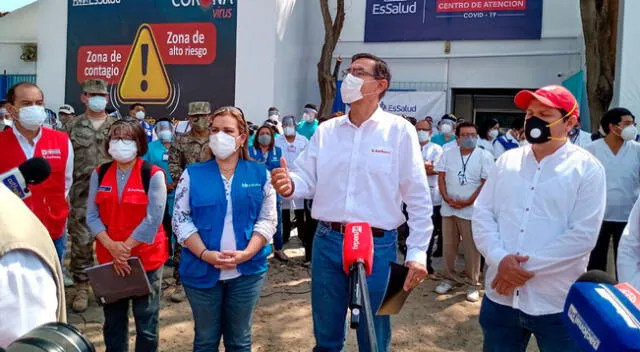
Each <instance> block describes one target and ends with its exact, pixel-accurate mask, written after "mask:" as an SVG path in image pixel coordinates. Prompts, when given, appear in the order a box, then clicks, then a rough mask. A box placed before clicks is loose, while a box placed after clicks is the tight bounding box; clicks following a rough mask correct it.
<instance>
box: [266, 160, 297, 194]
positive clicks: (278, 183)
mask: <svg viewBox="0 0 640 352" xmlns="http://www.w3.org/2000/svg"><path fill="white" fill-rule="evenodd" d="M271 184H272V185H273V188H274V189H275V190H276V192H277V193H278V194H279V195H281V196H283V197H289V196H290V195H291V194H293V182H292V181H291V177H289V168H287V160H285V158H284V157H282V158H280V167H279V168H275V169H273V170H271Z"/></svg>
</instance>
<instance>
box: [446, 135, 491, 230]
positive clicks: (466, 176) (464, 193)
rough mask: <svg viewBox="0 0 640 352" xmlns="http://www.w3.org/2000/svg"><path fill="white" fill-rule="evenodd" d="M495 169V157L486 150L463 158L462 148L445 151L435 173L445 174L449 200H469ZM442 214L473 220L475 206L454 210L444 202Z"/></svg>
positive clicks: (476, 151) (476, 149)
mask: <svg viewBox="0 0 640 352" xmlns="http://www.w3.org/2000/svg"><path fill="white" fill-rule="evenodd" d="M493 167H495V165H494V161H493V155H491V153H489V152H487V151H486V150H484V149H480V148H475V149H474V150H473V152H472V153H471V154H469V155H465V156H463V155H462V154H461V153H460V147H455V148H451V149H449V150H445V151H444V153H443V154H442V157H441V158H440V162H439V163H438V164H437V165H436V168H435V171H437V172H444V173H445V184H446V186H447V194H448V195H449V198H451V199H453V200H467V199H469V198H470V197H471V195H473V193H474V192H475V191H476V190H477V189H478V187H480V186H481V185H482V182H481V180H483V179H484V180H486V179H487V177H488V175H489V171H490V170H491V169H492V168H493ZM440 214H441V215H442V216H457V217H459V218H462V219H467V220H471V217H472V215H473V206H472V205H471V206H468V207H466V208H463V209H453V208H452V207H450V206H449V204H447V203H446V202H442V208H441V209H440Z"/></svg>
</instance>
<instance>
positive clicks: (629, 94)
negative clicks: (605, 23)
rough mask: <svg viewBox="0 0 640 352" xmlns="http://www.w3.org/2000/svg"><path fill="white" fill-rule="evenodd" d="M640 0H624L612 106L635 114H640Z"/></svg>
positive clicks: (619, 28) (619, 27)
mask: <svg viewBox="0 0 640 352" xmlns="http://www.w3.org/2000/svg"><path fill="white" fill-rule="evenodd" d="M638 13H640V1H638V0H622V1H621V2H620V16H619V17H618V18H619V21H620V22H619V26H618V45H617V50H618V52H617V63H616V79H615V82H614V96H613V101H612V102H611V107H616V106H621V107H625V108H627V109H629V110H630V111H631V112H632V113H633V114H634V115H636V116H638V115H639V114H640V66H638V56H640V47H639V46H638V45H637V35H638V33H640V22H638V19H637V14H638Z"/></svg>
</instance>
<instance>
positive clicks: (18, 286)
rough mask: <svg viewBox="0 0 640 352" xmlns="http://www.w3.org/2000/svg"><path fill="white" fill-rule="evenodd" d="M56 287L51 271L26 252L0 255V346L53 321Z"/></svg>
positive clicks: (56, 304)
mask: <svg viewBox="0 0 640 352" xmlns="http://www.w3.org/2000/svg"><path fill="white" fill-rule="evenodd" d="M57 297H58V290H57V288H56V283H55V281H54V279H53V274H52V273H51V270H49V269H48V268H47V266H46V265H45V264H44V263H43V262H42V261H41V260H40V258H39V257H38V256H37V255H35V254H34V253H32V252H30V251H22V250H20V251H11V252H8V253H6V254H5V255H4V256H2V257H0V314H1V316H2V318H0V347H2V348H6V347H7V346H8V345H9V344H11V343H12V342H13V341H15V340H17V339H18V338H19V337H21V336H22V335H24V334H26V333H27V332H29V331H31V330H32V329H35V328H36V327H38V326H40V325H42V324H46V323H51V322H56V321H57V313H56V311H57V309H58V298H57Z"/></svg>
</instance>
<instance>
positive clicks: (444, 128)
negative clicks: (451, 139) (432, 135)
mask: <svg viewBox="0 0 640 352" xmlns="http://www.w3.org/2000/svg"><path fill="white" fill-rule="evenodd" d="M440 132H442V133H443V134H446V135H448V136H450V135H451V133H452V132H453V127H452V126H451V125H450V124H448V123H443V124H442V125H440Z"/></svg>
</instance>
